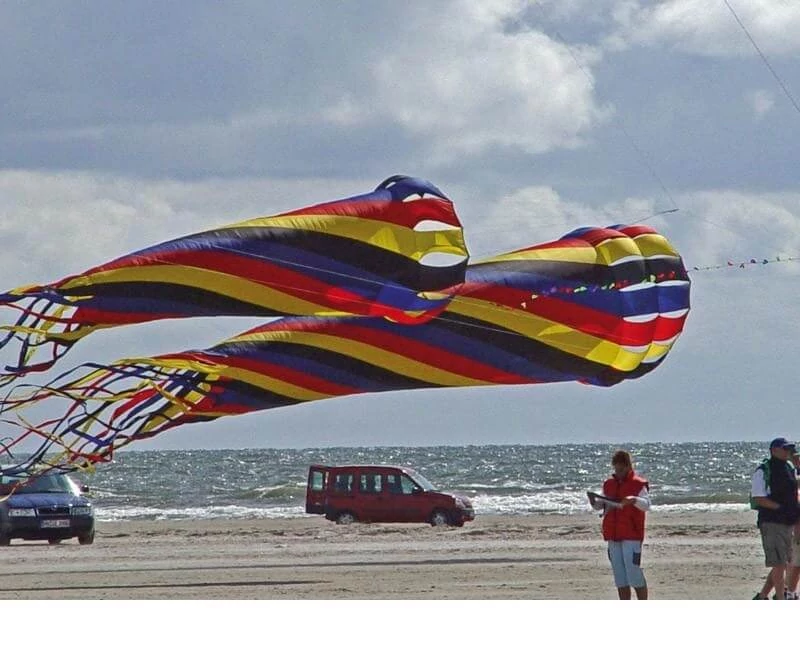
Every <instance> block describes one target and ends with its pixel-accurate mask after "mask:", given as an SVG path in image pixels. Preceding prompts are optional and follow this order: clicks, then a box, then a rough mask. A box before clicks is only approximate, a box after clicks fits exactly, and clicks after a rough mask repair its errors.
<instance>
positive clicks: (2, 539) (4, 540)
mask: <svg viewBox="0 0 800 647" xmlns="http://www.w3.org/2000/svg"><path fill="white" fill-rule="evenodd" d="M10 545H11V537H8V536H6V535H0V546H10Z"/></svg>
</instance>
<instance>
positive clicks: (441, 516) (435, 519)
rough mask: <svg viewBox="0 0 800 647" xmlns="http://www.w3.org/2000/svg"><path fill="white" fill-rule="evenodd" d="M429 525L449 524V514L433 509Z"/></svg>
mask: <svg viewBox="0 0 800 647" xmlns="http://www.w3.org/2000/svg"><path fill="white" fill-rule="evenodd" d="M431 525H432V526H449V525H450V515H448V514H447V513H446V512H445V511H444V510H434V511H433V513H432V514H431Z"/></svg>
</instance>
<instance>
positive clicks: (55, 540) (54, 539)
mask: <svg viewBox="0 0 800 647" xmlns="http://www.w3.org/2000/svg"><path fill="white" fill-rule="evenodd" d="M47 543H48V544H52V545H55V544H60V543H61V540H60V539H58V538H57V537H51V538H50V539H48V540H47Z"/></svg>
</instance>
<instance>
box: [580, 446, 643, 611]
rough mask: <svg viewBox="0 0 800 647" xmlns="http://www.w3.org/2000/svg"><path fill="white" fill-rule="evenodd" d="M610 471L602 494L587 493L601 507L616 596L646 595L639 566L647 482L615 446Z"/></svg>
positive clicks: (638, 597)
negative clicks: (634, 592) (632, 593)
mask: <svg viewBox="0 0 800 647" xmlns="http://www.w3.org/2000/svg"><path fill="white" fill-rule="evenodd" d="M611 466H612V467H613V468H614V474H612V475H611V478H609V479H607V480H606V482H605V483H603V496H602V497H597V496H596V495H594V494H592V493H590V494H589V501H590V503H591V505H592V507H593V508H594V509H595V510H602V511H603V539H605V540H606V541H607V542H608V559H609V560H610V561H611V569H612V571H613V573H614V584H615V585H616V587H617V593H618V594H619V599H620V600H630V599H631V588H633V590H634V591H636V599H637V600H646V599H647V580H645V577H644V571H643V570H642V543H643V542H644V525H645V513H646V512H647V511H648V510H649V509H650V484H649V483H648V482H647V481H646V480H645V479H643V478H642V477H641V476H639V475H638V474H637V473H636V472H635V471H634V469H633V461H632V460H631V455H630V454H629V453H628V452H626V451H624V450H621V449H620V450H618V451H616V452H615V453H614V455H613V456H612V457H611Z"/></svg>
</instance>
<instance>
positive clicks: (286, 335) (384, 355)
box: [230, 330, 494, 386]
mask: <svg viewBox="0 0 800 647" xmlns="http://www.w3.org/2000/svg"><path fill="white" fill-rule="evenodd" d="M230 341H237V342H239V341H258V342H262V341H280V342H286V343H294V344H303V345H305V346H309V347H312V348H323V349H325V350H330V351H333V352H335V353H340V354H342V355H344V356H346V357H353V358H355V359H358V360H361V361H363V362H366V363H368V364H371V365H373V366H379V367H380V368H384V369H386V370H389V371H392V372H394V373H397V374H399V375H404V376H406V377H411V378H414V379H417V380H420V381H421V382H427V383H430V384H436V385H438V386H484V385H488V384H494V382H487V381H486V380H478V379H475V378H471V377H467V376H464V375H460V374H458V373H453V372H452V371H447V370H445V369H442V368H438V367H436V366H433V365H432V364H426V363H425V362H420V361H417V360H415V359H411V358H409V357H405V356H404V355H399V354H398V353H394V352H391V351H388V350H386V349H383V348H379V347H377V346H372V345H370V344H367V343H364V342H360V341H355V340H353V339H345V338H341V337H333V336H331V335H325V334H321V333H315V332H305V331H298V330H292V331H283V330H281V331H270V332H260V333H255V334H252V335H247V334H245V335H240V336H238V337H234V338H233V339H231V340H230Z"/></svg>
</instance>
